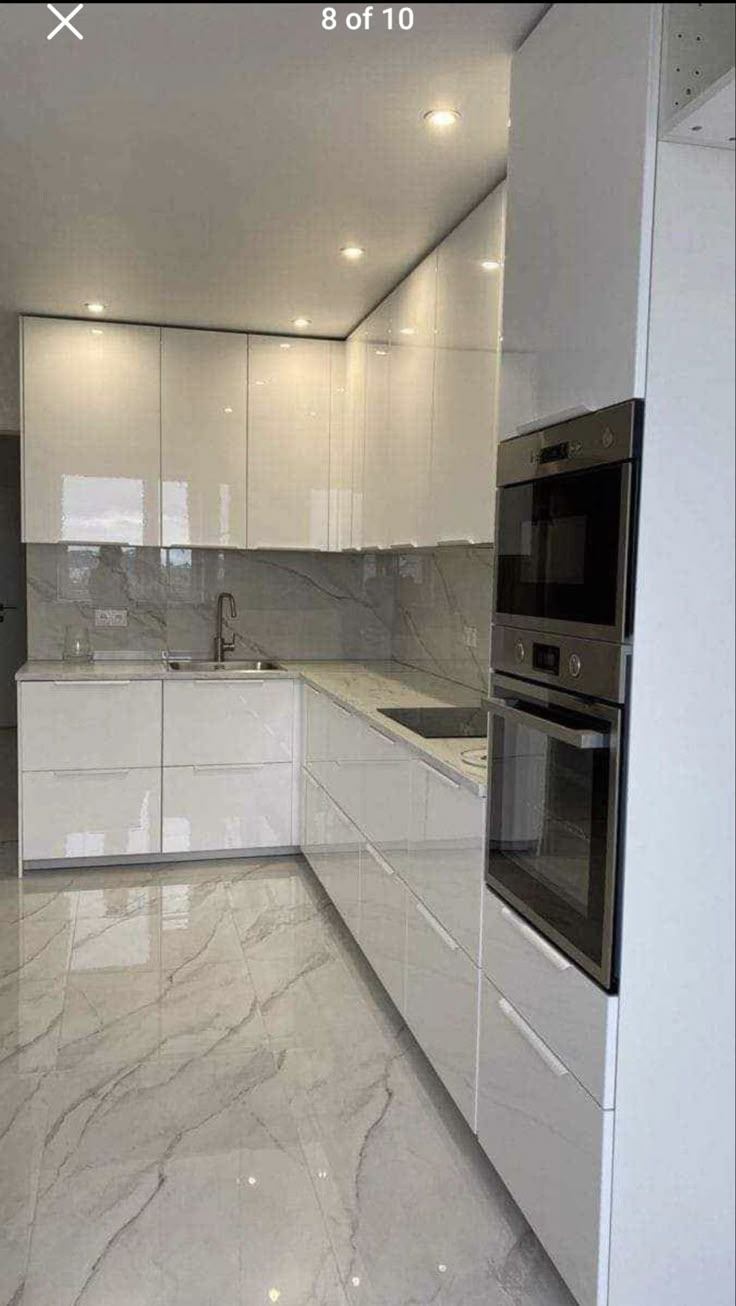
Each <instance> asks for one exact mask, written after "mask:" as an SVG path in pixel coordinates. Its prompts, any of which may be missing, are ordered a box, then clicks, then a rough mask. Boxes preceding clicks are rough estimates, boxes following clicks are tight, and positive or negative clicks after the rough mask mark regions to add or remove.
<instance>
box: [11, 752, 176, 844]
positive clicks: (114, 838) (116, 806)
mask: <svg viewBox="0 0 736 1306" xmlns="http://www.w3.org/2000/svg"><path fill="white" fill-rule="evenodd" d="M22 786H23V799H22V811H23V860H24V861H36V860H45V861H60V860H62V859H63V858H69V859H72V860H74V859H77V858H82V857H134V856H137V855H141V854H146V853H156V852H160V850H161V771H160V769H159V768H158V767H155V768H154V767H150V768H149V767H145V768H141V769H139V770H133V769H131V770H126V769H125V768H120V769H117V768H116V769H110V770H106V771H103V770H95V771H91V770H90V771H32V772H27V773H26V774H24V775H23V778H22Z"/></svg>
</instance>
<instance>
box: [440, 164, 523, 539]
mask: <svg viewBox="0 0 736 1306" xmlns="http://www.w3.org/2000/svg"><path fill="white" fill-rule="evenodd" d="M504 203H505V186H499V187H497V188H496V190H495V191H493V193H492V194H491V195H489V196H488V199H486V200H484V201H483V203H482V204H479V205H478V207H477V209H474V210H473V212H472V213H471V214H470V216H469V217H467V218H466V219H465V221H464V222H461V224H460V226H459V227H457V228H456V229H455V231H453V232H452V233H451V234H450V235H449V236H448V237H447V239H446V240H443V242H442V244H441V245H440V246H439V249H438V251H437V258H438V269H437V336H436V341H437V350H436V361H435V373H434V411H433V420H432V475H431V520H432V527H433V530H434V532H435V536H436V539H437V540H438V542H439V543H442V542H443V541H448V540H468V541H470V542H472V543H482V542H484V541H486V540H492V539H493V510H494V488H495V462H496V416H497V411H496V410H497V401H498V366H499V354H498V349H499V344H498V335H499V329H500V311H501V286H502V276H503V251H504Z"/></svg>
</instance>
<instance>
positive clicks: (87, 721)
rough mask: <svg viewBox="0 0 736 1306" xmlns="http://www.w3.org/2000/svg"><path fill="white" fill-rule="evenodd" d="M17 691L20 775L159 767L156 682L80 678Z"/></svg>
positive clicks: (34, 684)
mask: <svg viewBox="0 0 736 1306" xmlns="http://www.w3.org/2000/svg"><path fill="white" fill-rule="evenodd" d="M19 691H20V693H19V711H18V725H19V731H20V754H21V759H22V762H21V765H22V770H23V771H24V772H28V771H74V770H78V771H85V770H88V771H102V770H108V769H109V768H111V767H112V768H117V767H122V768H131V767H152V766H160V764H161V682H160V681H159V680H140V681H127V680H116V679H111V680H93V679H91V678H87V679H84V678H83V677H81V676H80V678H79V680H60V681H58V682H54V681H32V682H31V681H29V682H26V683H23V684H21V685H20V686H19Z"/></svg>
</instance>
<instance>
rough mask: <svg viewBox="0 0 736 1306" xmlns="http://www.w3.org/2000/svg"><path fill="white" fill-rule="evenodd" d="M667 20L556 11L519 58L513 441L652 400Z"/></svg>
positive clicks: (509, 359)
mask: <svg viewBox="0 0 736 1306" xmlns="http://www.w3.org/2000/svg"><path fill="white" fill-rule="evenodd" d="M660 11H661V6H660V5H655V4H640V5H623V4H611V5H589V4H562V5H553V6H552V7H551V9H550V10H549V12H548V13H547V14H545V16H544V18H543V19H542V21H541V22H540V23H539V25H538V26H537V27H536V28H535V29H534V31H533V32H532V33H531V35H530V36H529V37H528V38H527V40H526V41H525V42H524V44H523V45H522V47H521V49H520V50H519V51H518V52H517V54H516V55H515V57H514V61H513V65H512V77H511V129H510V145H509V162H508V220H507V224H506V228H507V240H506V261H505V272H504V308H503V353H502V364H501V411H500V423H499V431H500V435H501V437H502V438H506V437H508V436H511V435H514V434H516V431H517V428H518V427H519V426H524V425H530V424H537V425H543V424H544V423H545V422H546V421H549V420H550V419H552V420H554V418H555V417H556V416H559V415H560V414H563V413H569V412H572V411H576V410H580V409H585V408H588V409H597V408H603V407H606V406H607V405H609V404H616V403H619V402H620V401H622V400H625V399H629V398H631V397H634V396H636V397H643V396H644V381H645V352H646V332H647V315H648V286H649V264H650V247H651V232H652V212H653V190H654V152H655V147H656V118H657V86H658V76H659V39H660V38H659V27H660V21H661V12H660Z"/></svg>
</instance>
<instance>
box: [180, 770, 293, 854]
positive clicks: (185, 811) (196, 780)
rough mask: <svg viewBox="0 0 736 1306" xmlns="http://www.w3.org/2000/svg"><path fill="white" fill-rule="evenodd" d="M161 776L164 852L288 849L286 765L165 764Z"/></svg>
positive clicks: (288, 778)
mask: <svg viewBox="0 0 736 1306" xmlns="http://www.w3.org/2000/svg"><path fill="white" fill-rule="evenodd" d="M163 774H164V780H163V825H162V829H163V851H164V852H165V853H174V852H217V851H220V850H223V849H227V848H288V847H291V845H292V843H293V836H292V828H291V786H292V768H291V766H290V764H289V763H288V762H284V763H280V764H279V763H275V764H271V765H247V764H246V765H242V766H221V765H220V766H207V765H204V766H202V765H198V766H167V767H164V773H163Z"/></svg>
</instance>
